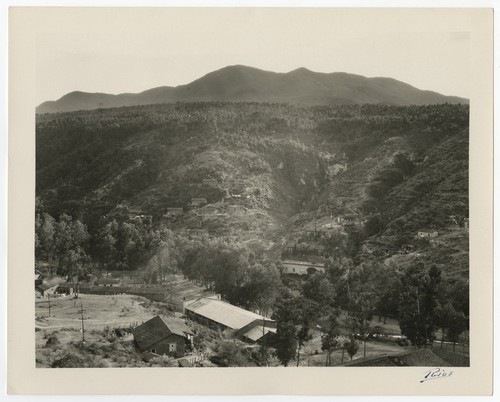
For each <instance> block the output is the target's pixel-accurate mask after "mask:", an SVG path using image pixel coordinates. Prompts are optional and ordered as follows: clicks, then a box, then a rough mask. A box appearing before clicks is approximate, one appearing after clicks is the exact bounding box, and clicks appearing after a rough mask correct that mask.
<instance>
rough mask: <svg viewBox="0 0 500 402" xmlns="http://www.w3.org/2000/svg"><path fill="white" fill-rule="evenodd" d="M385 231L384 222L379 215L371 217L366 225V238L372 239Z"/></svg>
mask: <svg viewBox="0 0 500 402" xmlns="http://www.w3.org/2000/svg"><path fill="white" fill-rule="evenodd" d="M383 230H384V221H383V220H382V219H381V218H380V217H379V216H377V215H375V216H371V217H369V218H368V220H367V221H366V223H365V227H364V231H365V236H366V237H370V236H374V235H376V234H379V233H380V232H382V231H383Z"/></svg>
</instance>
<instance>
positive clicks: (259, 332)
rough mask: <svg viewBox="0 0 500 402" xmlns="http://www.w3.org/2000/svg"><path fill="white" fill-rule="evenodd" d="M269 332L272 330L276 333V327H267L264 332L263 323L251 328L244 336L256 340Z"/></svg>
mask: <svg viewBox="0 0 500 402" xmlns="http://www.w3.org/2000/svg"><path fill="white" fill-rule="evenodd" d="M269 332H272V333H273V334H275V333H276V328H267V327H266V328H264V332H263V327H262V325H257V326H255V327H253V328H252V329H250V330H249V331H247V332H245V333H244V334H243V336H244V337H246V338H248V339H251V340H252V341H254V342H256V341H257V340H259V339H260V338H262V337H263V336H264V335H266V334H267V333H269Z"/></svg>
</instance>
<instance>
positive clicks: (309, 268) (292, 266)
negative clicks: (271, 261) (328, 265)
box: [282, 260, 325, 276]
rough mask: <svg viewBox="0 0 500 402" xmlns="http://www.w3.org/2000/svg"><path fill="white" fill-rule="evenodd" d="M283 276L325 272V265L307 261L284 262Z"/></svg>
mask: <svg viewBox="0 0 500 402" xmlns="http://www.w3.org/2000/svg"><path fill="white" fill-rule="evenodd" d="M282 264H283V274H288V275H301V276H302V275H312V274H314V273H316V272H322V273H324V272H325V265H324V264H321V263H318V262H316V263H315V262H307V261H292V260H285V261H283V263H282Z"/></svg>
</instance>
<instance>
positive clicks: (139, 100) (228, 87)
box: [36, 64, 468, 113]
mask: <svg viewBox="0 0 500 402" xmlns="http://www.w3.org/2000/svg"><path fill="white" fill-rule="evenodd" d="M211 101H215V102H267V103H296V104H313V105H318V104H323V105H338V104H365V103H366V104H379V103H382V104H392V105H426V104H439V103H468V101H467V99H463V98H458V97H452V96H444V95H441V94H438V93H435V92H430V91H422V90H419V89H417V88H414V87H412V86H410V85H408V84H405V83H403V82H401V81H397V80H393V79H380V78H367V77H364V76H361V75H355V74H349V73H318V72H314V71H311V70H309V69H308V68H306V67H299V68H297V69H295V70H292V71H290V72H288V73H276V72H272V71H265V70H261V69H258V68H255V67H249V66H245V65H242V64H235V65H231V66H227V67H224V68H221V69H219V70H216V71H212V72H210V73H208V74H206V75H204V76H203V77H201V78H198V79H197V80H195V81H193V82H191V83H189V84H185V85H179V86H177V87H158V88H151V89H149V90H147V91H144V92H141V93H139V94H119V95H109V94H103V93H93V94H90V93H85V92H80V91H75V92H71V93H70V94H67V95H65V96H63V97H62V98H60V99H59V100H57V101H52V102H44V103H42V104H41V105H40V106H38V107H37V110H36V111H37V113H54V112H62V111H64V112H69V111H75V110H91V109H97V108H111V107H122V106H134V105H147V104H155V103H168V102H211Z"/></svg>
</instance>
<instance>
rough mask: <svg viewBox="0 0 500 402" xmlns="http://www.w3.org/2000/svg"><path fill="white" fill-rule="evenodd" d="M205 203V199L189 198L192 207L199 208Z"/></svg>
mask: <svg viewBox="0 0 500 402" xmlns="http://www.w3.org/2000/svg"><path fill="white" fill-rule="evenodd" d="M206 203H207V199H206V198H191V206H193V207H201V206H202V205H205V204H206Z"/></svg>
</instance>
